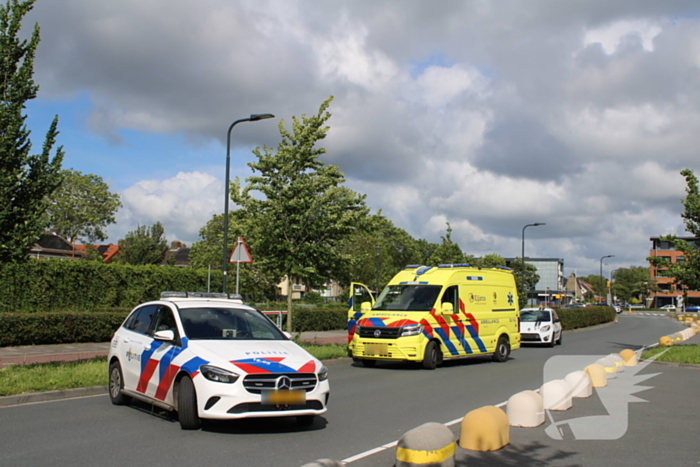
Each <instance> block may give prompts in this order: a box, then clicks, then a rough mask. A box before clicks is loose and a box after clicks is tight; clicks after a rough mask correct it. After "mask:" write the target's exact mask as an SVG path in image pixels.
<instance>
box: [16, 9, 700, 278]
mask: <svg viewBox="0 0 700 467" xmlns="http://www.w3.org/2000/svg"><path fill="white" fill-rule="evenodd" d="M27 21H28V22H31V23H33V22H38V23H39V24H40V26H41V36H42V42H41V44H40V47H39V51H38V55H37V60H36V75H35V78H36V80H37V82H38V83H39V84H40V85H41V90H40V93H39V98H38V99H36V100H35V101H33V102H32V103H31V105H30V106H29V107H28V113H29V119H30V122H29V123H30V126H31V128H32V129H33V131H34V139H35V147H37V148H38V146H39V145H40V144H41V137H42V136H43V134H44V132H45V131H46V128H47V127H48V124H49V122H50V119H51V118H52V117H53V115H55V114H58V115H59V116H60V125H59V128H60V130H61V135H60V138H59V139H60V143H61V144H63V145H64V147H65V150H66V158H65V161H64V167H65V168H73V169H75V170H79V171H82V172H84V173H94V174H97V175H100V176H101V177H103V178H104V179H105V180H106V181H108V183H109V184H110V186H111V187H112V190H113V191H115V192H118V193H120V194H121V196H122V202H123V204H124V207H123V208H122V209H121V210H120V211H119V213H118V215H117V218H118V223H117V224H116V225H113V226H111V227H110V229H109V234H110V240H111V241H114V242H116V241H117V240H118V239H119V238H121V237H123V236H124V234H125V233H126V232H128V231H130V230H133V229H134V228H135V227H136V226H137V225H138V224H140V225H151V224H153V223H154V222H156V221H160V222H162V223H163V225H164V226H165V229H166V234H167V236H168V239H169V240H180V241H184V242H186V243H188V244H192V243H193V242H195V241H197V240H198V238H199V236H198V231H199V229H200V227H202V226H203V225H204V224H205V223H206V222H207V221H208V220H209V219H210V218H211V216H212V215H213V214H214V213H220V212H223V193H224V191H223V190H224V187H223V185H224V170H225V156H226V141H225V139H226V131H227V129H228V126H229V125H230V124H231V122H233V121H234V120H237V119H240V118H245V117H247V116H249V115H250V114H253V113H273V114H275V116H276V119H275V120H264V121H260V122H254V123H243V124H240V125H238V126H236V128H235V129H234V131H233V134H232V148H233V149H232V165H231V174H232V177H235V176H241V177H243V178H245V177H246V176H248V175H250V170H249V169H248V167H247V166H246V163H247V162H249V161H251V160H253V156H252V154H251V150H252V149H253V148H255V147H256V146H261V145H268V146H271V147H276V146H277V144H278V143H279V132H278V130H277V124H278V123H279V121H280V120H284V122H285V123H287V124H289V123H290V122H291V117H292V116H293V115H301V114H307V115H312V114H314V113H316V112H317V110H318V107H319V105H320V104H321V102H322V101H323V100H324V99H326V98H327V97H329V96H331V95H333V96H335V100H334V101H333V103H332V105H331V108H330V112H331V113H332V114H333V117H332V118H331V119H330V121H329V125H330V126H331V130H330V133H329V135H328V138H327V139H326V140H324V141H323V146H324V147H326V148H327V149H328V153H327V154H326V155H325V156H324V161H326V162H328V163H332V164H335V165H338V166H339V167H340V169H341V170H342V171H343V172H344V173H345V174H346V177H347V180H348V185H349V186H350V187H351V188H352V189H354V190H356V191H359V192H361V193H366V194H367V201H368V204H369V206H370V207H371V208H372V209H373V210H374V211H376V210H379V209H381V210H382V212H383V213H384V214H385V215H386V216H387V217H388V218H390V219H391V220H392V221H393V222H394V223H395V224H396V225H397V226H399V227H402V228H404V229H405V230H407V231H408V232H409V233H410V234H411V235H413V236H414V237H420V238H426V239H428V240H431V241H436V242H437V241H439V237H440V235H444V232H445V227H446V225H445V223H446V222H450V224H451V225H452V228H453V239H454V240H456V241H457V242H458V243H459V244H460V246H461V247H462V249H463V250H464V251H465V252H466V253H468V254H474V255H482V254H488V253H498V254H500V255H502V256H506V257H508V256H519V255H520V248H521V233H522V228H523V226H524V225H526V224H529V223H534V222H544V223H546V224H547V225H546V226H541V227H530V228H528V229H527V230H526V245H525V248H526V256H531V257H558V258H563V259H564V265H565V274H567V275H568V274H569V273H570V272H574V271H576V272H578V274H579V275H586V274H595V273H598V270H599V264H600V263H599V262H600V257H601V256H603V255H615V257H614V258H610V259H607V260H606V264H607V265H608V266H606V267H605V269H606V271H608V272H609V271H610V270H611V269H614V268H618V267H628V266H630V265H646V261H645V258H646V256H647V255H648V251H649V247H650V242H649V237H650V236H657V235H660V234H665V233H678V234H682V233H683V232H684V229H683V224H682V222H681V218H680V213H681V211H682V205H681V203H680V200H681V199H682V198H683V197H684V194H685V192H684V190H685V184H684V180H683V179H682V177H681V176H680V175H679V171H680V170H682V169H683V168H686V167H687V168H690V169H693V170H695V171H696V172H700V167H699V165H700V164H699V161H700V158H698V153H697V151H698V148H700V131H699V130H700V24H699V23H700V2H697V1H696V0H686V1H684V0H677V1H673V0H665V1H663V2H659V1H658V0H627V1H625V0H618V1H615V2H610V1H608V0H605V1H604V0H590V1H554V0H549V1H534V0H527V1H524V0H511V1H500V0H495V1H467V0H465V1H451V0H444V1H440V2H435V1H415V0H401V1H399V0H386V1H369V0H355V1H344V2H341V1H332V0H323V1H320V0H299V1H295V0H272V1H266V0H253V1H242V0H237V1H231V0H207V1H195V0H149V1H143V0H120V1H118V2H116V1H113V0H61V1H53V0H52V1H46V0H39V1H38V2H37V5H36V6H35V9H34V11H33V12H32V13H31V14H30V15H29V16H28V17H27ZM606 275H607V273H606Z"/></svg>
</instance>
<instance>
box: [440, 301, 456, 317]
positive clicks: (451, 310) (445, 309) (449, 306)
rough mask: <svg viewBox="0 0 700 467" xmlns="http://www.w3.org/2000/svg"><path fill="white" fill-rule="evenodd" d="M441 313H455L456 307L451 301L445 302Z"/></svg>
mask: <svg viewBox="0 0 700 467" xmlns="http://www.w3.org/2000/svg"><path fill="white" fill-rule="evenodd" d="M440 311H441V313H440V314H443V315H453V314H454V312H455V309H454V307H453V306H452V304H451V303H449V302H445V303H443V304H442V307H441V308H440Z"/></svg>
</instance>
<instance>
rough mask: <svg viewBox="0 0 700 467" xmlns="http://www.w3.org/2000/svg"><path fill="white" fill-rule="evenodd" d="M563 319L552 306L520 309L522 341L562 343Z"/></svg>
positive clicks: (551, 345)
mask: <svg viewBox="0 0 700 467" xmlns="http://www.w3.org/2000/svg"><path fill="white" fill-rule="evenodd" d="M562 334H563V333H562V328H561V320H560V319H559V316H557V312H556V311H554V310H553V309H551V308H523V309H522V310H520V342H521V343H523V344H547V345H549V346H550V347H554V345H555V344H557V345H561V340H562Z"/></svg>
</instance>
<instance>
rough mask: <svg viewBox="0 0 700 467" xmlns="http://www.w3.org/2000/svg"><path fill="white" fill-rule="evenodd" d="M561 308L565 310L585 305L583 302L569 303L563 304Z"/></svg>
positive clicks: (584, 306)
mask: <svg viewBox="0 0 700 467" xmlns="http://www.w3.org/2000/svg"><path fill="white" fill-rule="evenodd" d="M561 308H562V309H565V310H570V309H573V308H586V305H585V304H584V303H570V304H569V305H564V306H563V307H561Z"/></svg>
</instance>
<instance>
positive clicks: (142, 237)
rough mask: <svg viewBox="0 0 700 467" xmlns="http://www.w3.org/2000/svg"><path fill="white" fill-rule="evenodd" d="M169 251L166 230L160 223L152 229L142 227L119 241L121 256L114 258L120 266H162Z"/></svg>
mask: <svg viewBox="0 0 700 467" xmlns="http://www.w3.org/2000/svg"><path fill="white" fill-rule="evenodd" d="M167 251H168V243H167V241H166V239H165V229H163V226H162V225H161V223H160V222H156V223H155V224H153V226H151V227H147V226H145V225H140V226H138V227H137V228H136V230H133V231H131V232H128V233H127V234H126V237H124V240H120V241H119V254H118V255H117V256H116V257H115V258H114V262H115V263H120V264H133V265H143V264H160V263H162V262H163V259H164V258H165V253H166V252H167Z"/></svg>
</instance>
